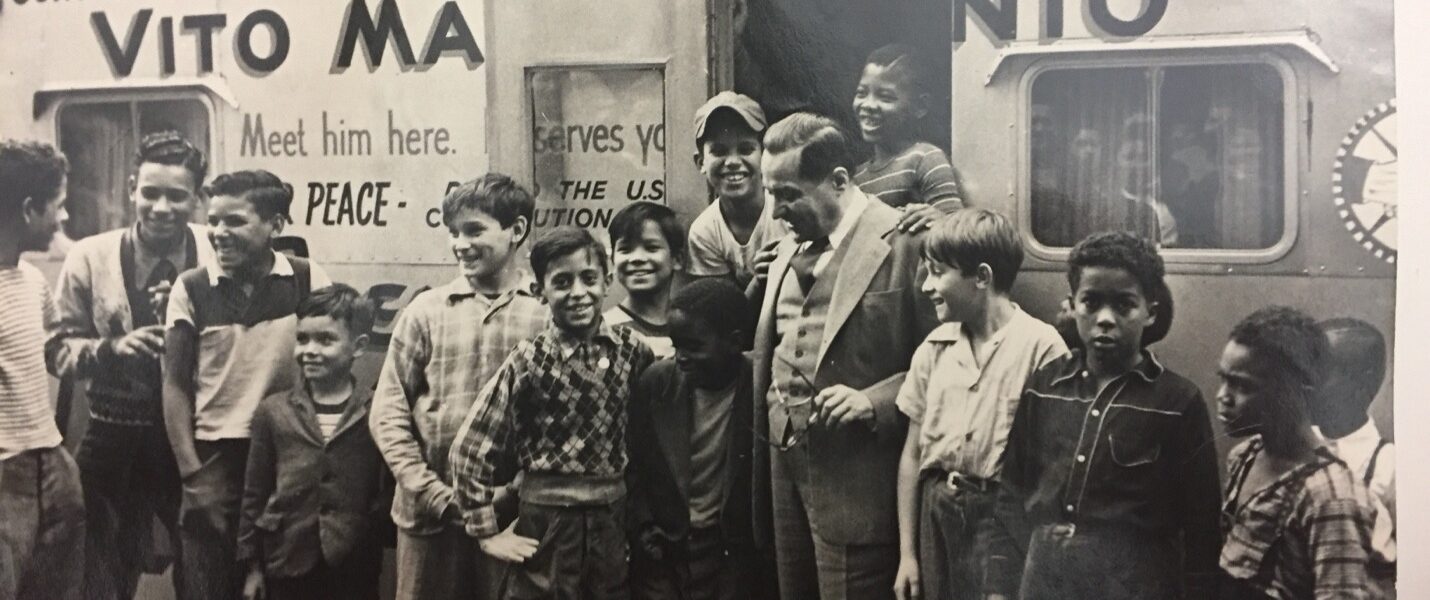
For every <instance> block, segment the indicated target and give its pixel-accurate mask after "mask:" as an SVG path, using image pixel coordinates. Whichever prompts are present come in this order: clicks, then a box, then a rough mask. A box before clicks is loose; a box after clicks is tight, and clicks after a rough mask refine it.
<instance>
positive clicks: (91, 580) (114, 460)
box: [75, 419, 182, 600]
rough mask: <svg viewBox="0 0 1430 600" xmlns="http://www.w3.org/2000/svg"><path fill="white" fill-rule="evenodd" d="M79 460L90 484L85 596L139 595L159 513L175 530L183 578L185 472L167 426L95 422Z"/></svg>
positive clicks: (86, 498)
mask: <svg viewBox="0 0 1430 600" xmlns="http://www.w3.org/2000/svg"><path fill="white" fill-rule="evenodd" d="M75 460H76V461H77V462H78V463H79V477H80V481H81V482H82V483H83V484H84V506H85V521H86V534H85V572H84V589H85V592H84V596H85V598H90V599H93V600H103V599H109V598H125V599H128V598H133V597H134V592H135V589H136V588H137V586H138V584H139V575H140V574H141V573H143V572H144V571H145V567H146V566H149V565H146V561H145V558H146V557H149V556H152V554H153V553H152V550H151V545H150V543H149V542H150V541H151V539H152V537H153V535H152V532H153V521H154V518H155V517H158V518H159V521H160V522H161V523H162V524H163V525H164V529H165V530H166V531H167V532H168V533H169V546H170V548H171V551H172V552H173V554H174V556H175V557H176V561H175V565H174V571H175V573H174V577H175V578H176V580H177V579H178V578H181V577H182V575H181V574H180V573H179V571H182V568H181V564H180V563H179V561H178V560H177V559H179V557H180V556H181V553H180V551H179V548H180V546H179V543H180V540H179V496H180V494H179V470H178V467H177V466H175V464H174V453H173V450H172V449H171V448H170V447H169V439H168V437H166V435H165V433H164V428H163V426H162V425H121V424H116V423H110V422H108V421H101V420H95V419H91V420H90V422H89V429H88V430H87V431H85V435H84V440H83V441H82V442H81V443H80V447H79V455H78V456H77V457H76V459H75Z"/></svg>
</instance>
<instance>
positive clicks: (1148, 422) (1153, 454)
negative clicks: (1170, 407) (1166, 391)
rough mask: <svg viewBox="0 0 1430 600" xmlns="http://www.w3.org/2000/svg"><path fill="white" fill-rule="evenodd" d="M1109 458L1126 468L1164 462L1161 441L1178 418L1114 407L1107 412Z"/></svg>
mask: <svg viewBox="0 0 1430 600" xmlns="http://www.w3.org/2000/svg"><path fill="white" fill-rule="evenodd" d="M1107 416H1108V420H1109V425H1110V427H1108V434H1107V447H1108V452H1107V453H1108V457H1109V458H1111V459H1112V463H1113V464H1115V465H1117V466H1119V467H1123V468H1136V467H1144V466H1147V465H1152V464H1156V463H1157V462H1158V461H1159V460H1160V459H1161V458H1162V440H1163V439H1164V438H1165V437H1166V435H1167V433H1168V430H1169V427H1170V426H1171V425H1173V424H1174V419H1175V416H1174V415H1173V414H1171V413H1166V412H1163V411H1157V410H1151V409H1144V408H1137V407H1131V406H1126V405H1123V406H1118V405H1113V406H1111V407H1109V409H1108V415H1107Z"/></svg>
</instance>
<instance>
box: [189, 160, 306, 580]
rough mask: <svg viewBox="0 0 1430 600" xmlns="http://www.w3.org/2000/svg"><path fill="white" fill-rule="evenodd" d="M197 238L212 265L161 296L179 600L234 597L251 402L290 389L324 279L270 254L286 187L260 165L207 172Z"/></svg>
mask: <svg viewBox="0 0 1430 600" xmlns="http://www.w3.org/2000/svg"><path fill="white" fill-rule="evenodd" d="M205 191H206V192H207V195H208V197H209V198H210V200H209V219H208V221H209V241H210V242H211V243H212V244H213V247H214V254H215V256H216V260H217V266H216V267H215V266H200V267H198V268H196V269H191V270H189V271H185V272H184V273H183V274H181V275H180V276H179V279H178V281H177V283H175V284H174V289H173V294H172V295H171V296H170V298H169V306H168V316H167V319H166V323H167V327H168V330H167V332H166V335H165V337H164V388H163V407H164V427H165V430H166V432H167V433H168V437H169V445H170V447H171V448H172V449H173V451H174V459H175V462H176V463H177V464H178V468H179V476H180V478H181V481H182V499H181V502H180V510H179V523H180V524H179V531H180V536H181V539H182V541H181V543H182V545H183V560H184V576H183V577H182V578H181V580H180V582H179V587H180V594H179V595H180V596H181V597H185V598H215V599H223V598H235V597H237V596H238V595H239V593H240V591H241V590H240V588H241V587H242V584H243V580H242V578H243V574H242V573H241V572H240V569H239V564H238V562H237V559H236V554H235V553H236V551H237V547H236V540H237V535H238V531H237V530H238V513H239V502H240V496H241V495H242V492H243V476H244V469H245V464H246V463H247V460H248V446H249V426H250V424H251V422H252V420H253V413H254V411H255V410H256V409H257V408H258V403H259V402H260V401H261V400H262V399H263V398H264V397H266V396H268V395H269V394H272V393H274V392H277V391H281V390H285V389H288V388H291V387H293V386H294V385H296V383H297V370H296V368H295V367H294V364H293V360H292V357H293V344H294V341H293V340H294V339H295V336H296V333H297V327H298V318H297V317H296V316H295V312H296V311H297V308H298V303H299V302H301V301H302V300H303V299H304V298H306V297H307V296H308V293H309V291H310V290H312V289H320V288H323V287H327V286H328V285H330V284H331V283H332V281H331V280H329V279H328V275H327V273H325V272H324V271H323V270H322V268H320V267H319V266H318V265H317V264H316V263H313V262H310V261H307V260H305V259H301V258H289V257H287V256H285V255H283V254H280V253H278V252H276V251H274V250H273V248H272V244H273V239H274V238H276V237H277V236H278V234H279V233H281V232H282V231H283V226H284V225H285V224H286V223H287V222H288V207H289V205H290V204H291V203H292V201H293V187H292V186H290V185H288V184H286V183H284V182H283V181H282V180H280V179H279V178H278V177H277V176H276V175H274V174H272V173H269V172H267V171H261V170H259V171H238V172H234V173H226V174H223V175H219V176H218V177H216V178H214V181H213V183H211V184H210V185H209V186H208V187H207V188H205Z"/></svg>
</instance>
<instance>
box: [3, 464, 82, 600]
mask: <svg viewBox="0 0 1430 600" xmlns="http://www.w3.org/2000/svg"><path fill="white" fill-rule="evenodd" d="M83 581H84V495H83V492H81V491H80V482H79V467H78V466H77V465H75V462H74V459H73V458H70V454H69V452H68V451H67V450H65V449H64V448H63V447H54V448H41V449H37V450H28V451H25V452H21V453H20V454H17V455H15V456H12V457H10V458H7V459H5V460H3V461H0V598H7V599H8V598H15V599H17V600H79V599H80V598H82V597H83V586H82V585H81V583H82V582H83Z"/></svg>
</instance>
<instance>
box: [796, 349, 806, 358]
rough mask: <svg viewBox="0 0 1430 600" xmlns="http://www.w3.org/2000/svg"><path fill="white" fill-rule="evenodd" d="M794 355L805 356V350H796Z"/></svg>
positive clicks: (797, 356)
mask: <svg viewBox="0 0 1430 600" xmlns="http://www.w3.org/2000/svg"><path fill="white" fill-rule="evenodd" d="M794 357H795V358H804V350H795V351H794Z"/></svg>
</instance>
